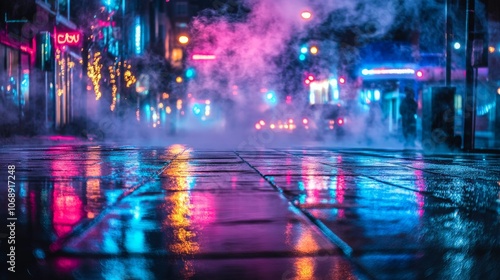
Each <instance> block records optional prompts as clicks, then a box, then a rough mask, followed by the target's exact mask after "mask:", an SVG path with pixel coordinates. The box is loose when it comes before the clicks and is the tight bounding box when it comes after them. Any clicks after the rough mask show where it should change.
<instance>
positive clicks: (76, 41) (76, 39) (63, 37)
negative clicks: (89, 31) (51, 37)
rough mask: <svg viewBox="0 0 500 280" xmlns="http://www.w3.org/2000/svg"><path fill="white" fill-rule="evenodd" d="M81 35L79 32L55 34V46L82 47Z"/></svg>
mask: <svg viewBox="0 0 500 280" xmlns="http://www.w3.org/2000/svg"><path fill="white" fill-rule="evenodd" d="M82 37H83V36H82V34H80V32H75V31H70V32H58V33H57V34H56V38H55V39H56V40H55V41H56V44H57V45H58V46H70V47H79V46H81V45H82V41H83V38H82Z"/></svg>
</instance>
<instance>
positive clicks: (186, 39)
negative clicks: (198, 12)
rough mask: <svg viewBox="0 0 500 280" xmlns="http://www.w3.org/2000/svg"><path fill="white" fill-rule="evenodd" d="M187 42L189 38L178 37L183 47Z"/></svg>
mask: <svg viewBox="0 0 500 280" xmlns="http://www.w3.org/2000/svg"><path fill="white" fill-rule="evenodd" d="M188 42H189V37H188V36H186V35H181V36H179V43H181V44H183V45H185V44H187V43H188Z"/></svg>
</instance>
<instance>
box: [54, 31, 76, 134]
mask: <svg viewBox="0 0 500 280" xmlns="http://www.w3.org/2000/svg"><path fill="white" fill-rule="evenodd" d="M54 39H55V42H56V51H55V60H56V63H55V66H56V67H55V83H54V84H55V98H54V99H55V115H54V117H55V118H54V122H55V129H56V130H57V129H61V128H63V127H64V126H66V125H68V124H69V123H71V122H72V121H73V120H74V118H75V117H76V116H77V113H76V112H75V111H76V110H78V109H79V108H80V103H81V102H83V98H82V97H81V90H80V89H81V84H80V83H79V82H78V81H81V79H82V67H81V64H82V58H81V56H80V55H79V52H77V51H76V49H78V48H79V47H81V45H82V35H81V34H80V33H78V32H74V31H70V32H63V31H58V32H57V33H56V34H55V35H54Z"/></svg>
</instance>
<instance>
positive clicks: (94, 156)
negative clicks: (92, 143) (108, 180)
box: [85, 149, 102, 219]
mask: <svg viewBox="0 0 500 280" xmlns="http://www.w3.org/2000/svg"><path fill="white" fill-rule="evenodd" d="M100 161H101V151H100V150H98V149H96V150H92V151H89V152H88V153H87V158H86V161H85V176H86V177H87V178H89V179H88V180H87V189H86V196H87V207H86V210H87V218H89V219H93V218H94V217H95V216H96V215H97V214H98V213H99V211H100V210H101V209H102V193H101V178H100V176H101V164H100Z"/></svg>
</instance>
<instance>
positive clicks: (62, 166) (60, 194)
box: [48, 147, 83, 237]
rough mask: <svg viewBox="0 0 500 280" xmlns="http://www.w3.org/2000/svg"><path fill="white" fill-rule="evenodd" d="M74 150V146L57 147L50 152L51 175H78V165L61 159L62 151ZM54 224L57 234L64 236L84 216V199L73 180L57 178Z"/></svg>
mask: <svg viewBox="0 0 500 280" xmlns="http://www.w3.org/2000/svg"><path fill="white" fill-rule="evenodd" d="M59 148H62V150H63V152H64V153H66V152H67V151H68V150H69V151H72V147H55V149H53V150H49V151H48V154H49V155H51V156H53V160H52V161H51V176H52V177H55V178H68V177H69V178H73V177H76V176H78V174H79V171H78V167H77V166H76V165H75V163H74V162H72V161H70V160H61V157H59V156H60V155H61V151H60V149H59ZM52 198H53V199H52V213H53V216H52V225H53V227H54V231H55V233H56V235H57V236H59V237H60V236H63V235H65V234H67V233H69V232H70V231H71V229H72V228H73V226H74V225H75V224H76V223H77V222H78V221H80V220H81V218H82V216H83V207H82V201H81V199H80V197H79V194H78V193H77V191H76V190H75V187H74V186H73V184H72V182H68V181H61V180H55V182H54V189H53V191H52Z"/></svg>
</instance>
